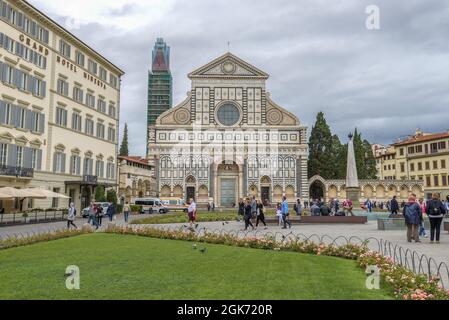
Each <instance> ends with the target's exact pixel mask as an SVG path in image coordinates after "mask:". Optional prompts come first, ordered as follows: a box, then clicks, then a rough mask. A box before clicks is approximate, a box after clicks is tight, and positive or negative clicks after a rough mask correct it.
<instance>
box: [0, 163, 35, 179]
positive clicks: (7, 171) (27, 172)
mask: <svg viewBox="0 0 449 320" xmlns="http://www.w3.org/2000/svg"><path fill="white" fill-rule="evenodd" d="M0 176H11V177H17V178H33V177H34V169H32V168H23V167H13V166H5V165H3V166H0Z"/></svg>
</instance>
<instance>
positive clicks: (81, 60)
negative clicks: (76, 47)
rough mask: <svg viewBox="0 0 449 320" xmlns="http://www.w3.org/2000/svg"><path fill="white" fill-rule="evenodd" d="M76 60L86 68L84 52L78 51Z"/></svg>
mask: <svg viewBox="0 0 449 320" xmlns="http://www.w3.org/2000/svg"><path fill="white" fill-rule="evenodd" d="M75 61H76V64H77V65H79V66H81V67H83V68H84V54H82V53H81V52H80V51H76V53H75Z"/></svg>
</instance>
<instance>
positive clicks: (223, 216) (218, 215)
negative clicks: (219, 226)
mask: <svg viewBox="0 0 449 320" xmlns="http://www.w3.org/2000/svg"><path fill="white" fill-rule="evenodd" d="M266 215H267V216H270V215H274V212H272V210H271V211H268V212H267V214H266ZM236 217H237V211H230V210H227V211H223V212H219V211H215V212H207V211H200V212H198V214H197V217H196V221H197V222H212V221H234V220H235V219H236ZM239 219H243V217H242V216H240V217H239ZM187 222H188V218H187V214H186V213H169V214H163V215H150V216H148V217H144V218H142V219H136V220H133V221H132V222H131V224H170V223H187Z"/></svg>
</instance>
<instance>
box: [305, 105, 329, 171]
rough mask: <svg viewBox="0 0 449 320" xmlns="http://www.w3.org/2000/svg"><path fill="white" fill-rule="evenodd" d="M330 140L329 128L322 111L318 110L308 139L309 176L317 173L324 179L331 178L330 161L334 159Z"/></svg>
mask: <svg viewBox="0 0 449 320" xmlns="http://www.w3.org/2000/svg"><path fill="white" fill-rule="evenodd" d="M332 142H333V139H332V134H331V130H330V128H329V126H328V125H327V122H326V119H325V118H324V113H323V112H319V113H318V114H317V117H316V122H315V125H314V126H313V127H312V132H311V135H310V139H309V161H308V162H309V163H308V166H309V178H310V177H313V176H314V175H317V174H318V175H320V176H322V177H323V178H324V179H330V178H332V176H333V172H334V164H333V163H332V162H333V160H334V159H335V153H334V151H335V150H334V148H333V146H332Z"/></svg>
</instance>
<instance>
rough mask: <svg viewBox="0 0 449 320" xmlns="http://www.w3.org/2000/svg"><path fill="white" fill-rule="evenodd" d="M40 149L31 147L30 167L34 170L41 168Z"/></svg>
mask: <svg viewBox="0 0 449 320" xmlns="http://www.w3.org/2000/svg"><path fill="white" fill-rule="evenodd" d="M41 163H42V150H39V149H34V148H33V149H31V168H33V169H34V170H41Z"/></svg>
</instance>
